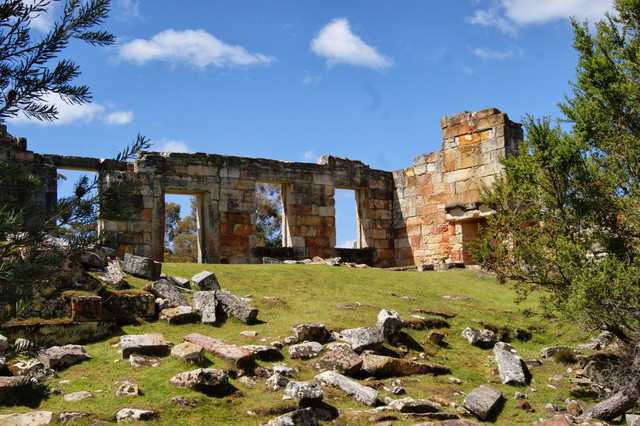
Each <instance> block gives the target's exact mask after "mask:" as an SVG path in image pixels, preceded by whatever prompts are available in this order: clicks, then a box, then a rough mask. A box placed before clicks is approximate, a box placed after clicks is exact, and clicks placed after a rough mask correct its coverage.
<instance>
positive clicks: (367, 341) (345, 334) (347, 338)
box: [333, 327, 384, 353]
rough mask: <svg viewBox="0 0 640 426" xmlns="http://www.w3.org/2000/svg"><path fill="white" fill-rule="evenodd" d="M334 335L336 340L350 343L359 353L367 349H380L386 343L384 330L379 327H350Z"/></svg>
mask: <svg viewBox="0 0 640 426" xmlns="http://www.w3.org/2000/svg"><path fill="white" fill-rule="evenodd" d="M333 337H334V339H336V340H341V341H343V342H347V343H349V344H350V345H351V348H352V349H353V350H354V351H356V352H358V353H361V352H362V351H364V350H365V349H372V350H378V349H380V348H381V347H382V344H383V343H384V335H383V334H382V330H380V329H379V328H377V327H360V328H350V329H346V330H342V331H340V332H336V333H333Z"/></svg>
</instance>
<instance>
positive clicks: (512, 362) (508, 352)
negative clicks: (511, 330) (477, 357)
mask: <svg viewBox="0 0 640 426" xmlns="http://www.w3.org/2000/svg"><path fill="white" fill-rule="evenodd" d="M493 354H494V355H495V358H496V363H497V364H498V370H499V371H500V378H501V379H502V383H503V384H505V385H515V386H524V385H526V384H527V376H526V374H525V371H524V367H523V362H522V360H521V359H520V357H519V356H518V354H517V352H516V351H515V349H513V347H512V346H511V345H509V344H507V343H504V342H498V343H496V345H495V346H494V347H493Z"/></svg>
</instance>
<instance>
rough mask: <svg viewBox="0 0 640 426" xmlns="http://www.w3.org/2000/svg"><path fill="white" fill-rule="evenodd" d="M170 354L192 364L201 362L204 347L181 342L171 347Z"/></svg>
mask: <svg viewBox="0 0 640 426" xmlns="http://www.w3.org/2000/svg"><path fill="white" fill-rule="evenodd" d="M171 356H172V357H173V358H176V359H181V360H182V361H186V362H190V363H193V364H201V363H202V362H203V361H204V348H203V347H202V346H200V345H197V344H195V343H190V342H183V343H179V344H177V345H175V346H174V347H173V348H171Z"/></svg>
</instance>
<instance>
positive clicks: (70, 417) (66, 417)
mask: <svg viewBox="0 0 640 426" xmlns="http://www.w3.org/2000/svg"><path fill="white" fill-rule="evenodd" d="M84 417H89V413H74V412H65V413H60V414H59V415H58V421H59V422H60V423H62V424H64V423H70V422H75V421H76V420H80V419H82V418H84ZM0 423H1V422H0Z"/></svg>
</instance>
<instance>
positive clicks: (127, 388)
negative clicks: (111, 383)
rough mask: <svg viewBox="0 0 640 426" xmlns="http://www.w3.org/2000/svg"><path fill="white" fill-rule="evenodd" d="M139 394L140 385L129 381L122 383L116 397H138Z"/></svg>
mask: <svg viewBox="0 0 640 426" xmlns="http://www.w3.org/2000/svg"><path fill="white" fill-rule="evenodd" d="M116 384H117V383H116ZM139 394H140V389H139V388H138V384H137V383H133V382H129V381H127V380H125V381H124V382H122V383H120V386H118V389H117V390H116V396H137V395H139Z"/></svg>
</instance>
